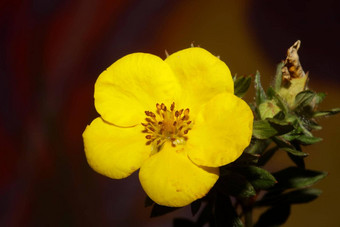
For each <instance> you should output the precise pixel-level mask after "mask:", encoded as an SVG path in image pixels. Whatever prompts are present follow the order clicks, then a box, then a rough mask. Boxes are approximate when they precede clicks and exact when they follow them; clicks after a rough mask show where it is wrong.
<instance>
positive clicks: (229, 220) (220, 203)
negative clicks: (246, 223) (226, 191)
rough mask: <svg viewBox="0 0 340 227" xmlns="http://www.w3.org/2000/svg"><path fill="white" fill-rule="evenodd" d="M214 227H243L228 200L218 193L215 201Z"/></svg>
mask: <svg viewBox="0 0 340 227" xmlns="http://www.w3.org/2000/svg"><path fill="white" fill-rule="evenodd" d="M215 226H231V227H241V226H243V223H242V221H241V220H240V218H239V217H238V215H237V213H236V211H235V209H234V207H233V205H232V204H231V201H230V198H229V197H228V196H225V195H223V194H220V193H219V194H218V195H217V198H216V200H215Z"/></svg>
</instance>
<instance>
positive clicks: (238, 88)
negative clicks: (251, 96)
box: [234, 76, 251, 98]
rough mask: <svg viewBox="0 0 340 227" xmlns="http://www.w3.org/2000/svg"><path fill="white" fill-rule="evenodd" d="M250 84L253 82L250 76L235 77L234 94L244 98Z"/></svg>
mask: <svg viewBox="0 0 340 227" xmlns="http://www.w3.org/2000/svg"><path fill="white" fill-rule="evenodd" d="M250 84H251V77H250V76H247V77H244V76H241V77H236V79H234V94H235V95H236V96H238V97H240V98H242V97H243V95H244V94H245V93H246V92H247V91H248V88H249V86H250Z"/></svg>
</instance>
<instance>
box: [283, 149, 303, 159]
mask: <svg viewBox="0 0 340 227" xmlns="http://www.w3.org/2000/svg"><path fill="white" fill-rule="evenodd" d="M281 149H282V150H284V151H287V152H288V153H289V154H292V155H294V156H298V157H306V156H308V154H307V153H305V152H302V151H298V150H295V149H292V148H289V147H281Z"/></svg>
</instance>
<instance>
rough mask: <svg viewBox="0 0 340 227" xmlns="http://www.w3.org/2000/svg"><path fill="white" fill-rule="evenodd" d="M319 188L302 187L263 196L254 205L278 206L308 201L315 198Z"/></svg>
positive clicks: (318, 193)
mask: <svg viewBox="0 0 340 227" xmlns="http://www.w3.org/2000/svg"><path fill="white" fill-rule="evenodd" d="M320 194H321V190H319V189H316V188H304V189H298V190H294V191H290V192H287V193H283V194H278V195H272V196H264V197H263V198H262V200H260V201H258V202H257V203H256V206H279V205H284V204H286V205H287V204H299V203H308V202H311V201H313V200H314V199H316V198H317V197H318V196H319V195H320Z"/></svg>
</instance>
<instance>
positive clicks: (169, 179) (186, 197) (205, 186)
mask: <svg viewBox="0 0 340 227" xmlns="http://www.w3.org/2000/svg"><path fill="white" fill-rule="evenodd" d="M218 175H219V169H218V168H209V167H199V166H197V165H195V164H194V163H193V162H192V161H191V160H190V159H189V158H188V156H187V153H186V151H185V150H183V146H182V147H180V146H177V147H176V148H173V147H171V146H170V145H169V144H168V143H166V144H165V145H164V147H163V149H161V151H160V152H158V153H156V154H155V155H153V156H152V157H150V158H149V159H147V160H146V161H145V163H144V164H143V165H142V167H141V169H140V171H139V179H140V182H141V185H142V187H143V189H144V191H145V192H146V194H147V195H148V196H149V197H150V198H151V199H152V200H153V201H155V202H156V203H158V204H160V205H164V206H170V207H181V206H186V205H188V204H190V203H191V202H193V201H195V200H197V199H199V198H202V197H203V196H204V195H206V194H207V193H208V192H209V190H210V189H211V188H212V186H213V185H214V184H215V182H216V181H217V179H218Z"/></svg>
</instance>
